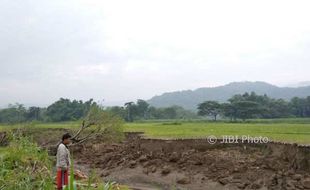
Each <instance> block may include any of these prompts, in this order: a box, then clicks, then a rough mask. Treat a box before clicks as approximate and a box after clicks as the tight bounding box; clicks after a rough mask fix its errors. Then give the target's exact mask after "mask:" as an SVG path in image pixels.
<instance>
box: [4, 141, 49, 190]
mask: <svg viewBox="0 0 310 190" xmlns="http://www.w3.org/2000/svg"><path fill="white" fill-rule="evenodd" d="M0 165H1V166H0V184H1V185H0V189H7V190H33V189H42V190H43V189H44V190H45V189H54V186H53V178H52V173H51V171H52V170H51V160H50V159H49V157H48V154H47V152H46V151H44V150H41V149H40V148H39V147H38V146H37V145H36V144H34V143H32V142H31V141H30V139H29V138H27V137H20V136H18V137H17V136H14V135H12V137H11V141H10V144H9V146H8V147H6V148H5V151H3V153H2V156H0Z"/></svg>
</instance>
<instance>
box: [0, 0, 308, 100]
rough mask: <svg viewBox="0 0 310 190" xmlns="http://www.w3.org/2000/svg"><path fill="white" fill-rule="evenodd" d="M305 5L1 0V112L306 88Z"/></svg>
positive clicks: (261, 0) (219, 0) (265, 0)
mask: <svg viewBox="0 0 310 190" xmlns="http://www.w3.org/2000/svg"><path fill="white" fill-rule="evenodd" d="M309 7H310V1H308V0H305V1H301V0H296V1H292V0H290V1H286V0H279V1H278V0H253V1H249V0H234V1H231V0H216V1H214V0H212V1H208V0H202V1H197V0H188V1H182V0H156V1H149V0H141V1H138V0H130V1H128V0H123V1H120V0H113V1H111V0H109V1H108V0H107V1H106V0H52V1H51V0H14V1H12V0H0V72H1V73H0V106H5V105H7V104H9V103H15V102H19V103H24V104H26V105H39V106H45V105H48V104H50V103H52V102H54V101H56V100H57V99H59V98H60V97H64V98H70V99H82V100H88V99H90V98H94V99H95V100H96V101H101V102H104V103H103V104H107V105H108V104H120V103H123V102H124V101H128V100H136V99H138V98H141V99H150V98H151V97H152V96H154V95H160V94H162V93H164V92H170V91H176V90H186V89H196V88H200V87H212V86H218V85H224V84H227V83H229V82H233V81H265V82H269V83H271V84H275V85H278V86H285V85H289V84H295V83H298V82H302V81H310V77H309V71H310V19H309V18H310V11H309Z"/></svg>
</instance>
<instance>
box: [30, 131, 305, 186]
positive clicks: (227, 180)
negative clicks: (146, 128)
mask: <svg viewBox="0 0 310 190" xmlns="http://www.w3.org/2000/svg"><path fill="white" fill-rule="evenodd" d="M64 132H66V130H64V129H59V130H57V129H53V130H48V129H46V131H44V132H43V131H31V132H30V133H31V134H32V135H33V136H34V140H36V141H37V142H38V143H39V144H40V145H41V146H43V147H50V146H51V145H54V144H56V143H57V141H58V139H57V138H55V137H59V136H61V134H63V133H64ZM46 137H48V138H46ZM71 149H72V150H73V155H74V160H75V162H76V167H78V168H81V169H82V170H83V171H84V172H86V173H87V172H88V171H90V170H91V169H95V170H96V172H97V173H98V174H99V175H100V176H101V177H102V178H103V179H104V180H106V181H108V180H112V181H117V182H118V183H121V184H126V185H129V186H130V187H134V188H135V189H140V190H154V189H164V190H165V189H167V190H171V189H175V190H176V189H180V190H181V189H182V190H183V189H189V190H224V189H228V190H235V189H271V190H275V189H277V190H278V189H279V190H286V189H287V190H291V189H310V147H305V146H298V145H296V144H280V143H267V144H243V143H239V144H219V143H218V144H214V145H211V144H209V143H208V142H207V140H205V139H195V140H194V139H188V140H156V139H144V138H141V135H140V134H137V133H129V134H127V135H126V139H125V140H124V141H123V142H121V143H107V142H104V141H103V140H99V139H97V140H96V142H88V143H86V144H84V145H81V146H77V147H72V148H71ZM51 154H53V153H52V152H51Z"/></svg>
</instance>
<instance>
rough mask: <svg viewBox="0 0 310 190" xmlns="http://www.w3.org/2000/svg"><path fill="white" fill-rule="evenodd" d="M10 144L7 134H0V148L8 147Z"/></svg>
mask: <svg viewBox="0 0 310 190" xmlns="http://www.w3.org/2000/svg"><path fill="white" fill-rule="evenodd" d="M8 143H9V139H8V135H7V133H6V132H0V146H7V145H8Z"/></svg>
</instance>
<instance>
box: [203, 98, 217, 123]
mask: <svg viewBox="0 0 310 190" xmlns="http://www.w3.org/2000/svg"><path fill="white" fill-rule="evenodd" d="M220 112H221V105H220V104H219V103H218V102H216V101H206V102H203V103H201V104H199V105H198V114H199V115H201V116H206V115H207V116H212V117H213V118H214V120H215V121H216V119H217V116H218V115H219V113H220Z"/></svg>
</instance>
